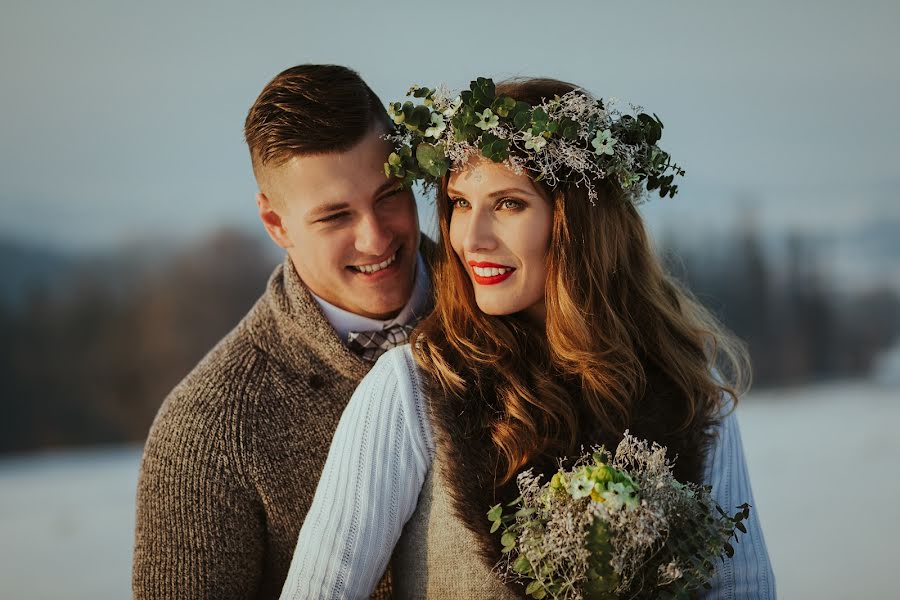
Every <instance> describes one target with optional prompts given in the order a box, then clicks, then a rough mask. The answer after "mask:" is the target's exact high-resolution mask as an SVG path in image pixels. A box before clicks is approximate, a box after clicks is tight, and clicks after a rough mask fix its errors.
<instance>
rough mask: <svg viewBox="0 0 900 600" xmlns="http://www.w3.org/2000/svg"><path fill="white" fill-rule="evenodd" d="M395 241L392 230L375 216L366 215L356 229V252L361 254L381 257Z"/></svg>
mask: <svg viewBox="0 0 900 600" xmlns="http://www.w3.org/2000/svg"><path fill="white" fill-rule="evenodd" d="M392 240H393V234H392V233H391V230H390V228H388V227H387V226H386V224H385V223H383V222H382V221H381V220H379V219H378V217H377V216H376V215H374V214H371V215H364V216H363V217H362V219H360V221H359V224H358V226H357V229H356V250H357V252H359V253H360V254H367V255H369V256H381V255H383V254H384V253H385V252H387V251H388V248H389V247H390V245H391V241H392Z"/></svg>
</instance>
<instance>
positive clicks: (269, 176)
mask: <svg viewBox="0 0 900 600" xmlns="http://www.w3.org/2000/svg"><path fill="white" fill-rule="evenodd" d="M382 133H383V131H382V130H381V129H380V128H373V130H372V131H370V132H369V133H368V134H367V135H366V136H365V137H364V138H363V139H362V140H361V141H360V142H359V143H358V144H357V145H356V146H354V147H353V148H351V149H350V150H348V151H347V152H342V153H331V154H322V155H317V156H302V157H295V158H292V159H290V160H289V161H288V162H287V163H285V164H283V165H281V166H279V167H263V170H264V173H263V175H262V177H261V181H260V189H261V193H260V194H259V196H258V197H257V201H258V203H259V206H260V216H261V217H262V219H263V222H264V224H265V225H266V229H267V230H268V231H269V234H270V235H271V236H272V238H273V239H274V240H275V241H276V243H278V244H279V245H280V246H282V247H284V248H285V249H286V250H287V252H288V254H289V255H290V257H291V260H292V261H293V263H294V266H295V268H296V269H297V273H298V274H299V275H300V278H301V279H303V282H304V283H305V284H306V285H307V287H309V289H310V291H312V292H313V293H314V294H316V295H317V296H319V297H320V298H322V299H324V300H326V301H327V302H329V303H331V304H334V305H335V306H338V307H340V308H343V309H344V310H348V311H350V312H353V313H356V314H359V315H363V316H366V317H371V318H376V319H387V318H391V317H393V316H395V315H396V314H397V313H398V312H399V311H400V310H401V309H402V308H403V306H404V305H405V304H406V302H407V301H408V300H409V297H410V295H411V294H412V288H413V283H414V277H415V270H416V253H417V251H418V247H419V221H418V215H417V213H416V205H415V199H414V198H413V195H412V193H411V192H410V191H409V190H401V189H400V185H399V182H398V181H397V180H396V179H393V178H391V179H388V178H387V177H385V174H384V163H385V160H386V159H387V156H388V154H389V153H390V151H391V146H390V144H389V143H388V142H386V141H385V140H383V139H381V135H382ZM264 207H269V208H270V210H271V213H275V214H269V215H268V216H266V214H264ZM276 215H277V216H276ZM273 219H274V220H277V221H279V223H278V226H274V225H273V223H274V221H273ZM273 227H274V230H273Z"/></svg>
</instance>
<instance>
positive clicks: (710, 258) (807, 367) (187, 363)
mask: <svg viewBox="0 0 900 600" xmlns="http://www.w3.org/2000/svg"><path fill="white" fill-rule="evenodd" d="M786 247H787V251H786V256H785V257H783V258H782V259H781V260H777V261H773V260H771V259H767V258H766V255H765V253H764V252H763V249H762V247H761V244H760V240H759V236H758V233H757V232H756V231H755V229H754V228H752V227H748V228H745V230H744V231H742V232H741V233H740V234H738V235H734V236H732V237H731V238H729V239H728V240H726V242H725V243H722V244H719V245H718V247H717V249H716V251H715V252H709V251H703V250H698V249H696V248H688V247H679V246H678V244H677V243H674V242H673V243H671V244H670V245H668V246H667V247H666V248H664V249H663V251H662V255H663V257H664V258H665V260H666V262H667V263H668V266H669V268H670V270H672V271H673V272H674V273H675V274H676V276H678V277H680V278H681V279H683V280H684V281H685V283H686V284H687V285H688V286H689V287H690V288H691V289H692V290H693V291H694V292H695V294H696V295H697V296H698V298H699V299H700V300H701V301H703V302H704V303H705V304H706V305H708V306H710V307H711V308H712V309H713V310H714V311H715V312H716V314H717V315H719V317H720V318H721V319H722V320H723V321H724V322H725V323H726V325H727V326H728V327H729V328H731V329H732V330H733V331H734V332H735V333H737V334H738V335H739V336H740V337H742V338H743V339H744V340H746V341H747V343H748V345H749V348H750V351H751V355H752V359H753V363H754V372H755V376H754V380H755V386H756V387H766V386H780V385H786V384H795V383H801V382H807V381H810V380H819V379H826V378H836V377H852V376H861V375H865V374H866V373H867V372H868V369H869V368H870V367H871V364H872V360H873V358H874V357H875V356H876V355H877V354H878V353H879V352H881V351H883V350H884V349H885V348H887V347H888V346H890V345H891V344H893V343H896V340H897V339H898V337H900V298H898V296H897V294H896V292H894V291H891V290H890V289H889V288H884V289H874V290H872V291H869V292H866V293H862V294H855V295H847V294H837V293H835V291H834V287H833V286H832V285H831V283H830V282H829V279H828V273H827V271H826V270H825V268H824V266H823V265H821V264H820V263H819V262H818V260H817V257H816V256H815V252H814V249H813V248H812V247H811V246H810V245H808V244H806V243H805V242H804V239H803V238H802V237H799V236H795V237H793V238H791V240H789V241H788V243H787V244H786ZM17 260H18V259H17ZM277 261H278V256H277V255H276V254H275V253H273V251H272V246H271V244H270V243H269V242H268V241H267V240H263V239H261V238H259V237H253V236H250V235H247V234H244V233H240V232H235V231H222V232H218V233H217V234H215V235H213V236H212V237H210V238H208V239H206V240H204V241H202V242H201V243H198V244H196V245H194V246H190V247H187V248H183V249H181V250H178V251H177V252H174V253H173V254H171V255H170V256H169V257H168V258H166V259H164V260H162V261H142V260H139V259H138V258H136V257H135V256H134V255H123V256H109V257H106V258H103V259H92V260H87V261H81V262H78V261H73V264H72V265H70V267H69V268H68V271H67V275H66V277H65V278H64V283H63V282H60V281H56V282H54V284H53V285H45V286H37V287H33V288H32V289H30V290H29V291H28V293H27V295H26V297H25V299H24V301H19V302H14V303H11V302H6V303H0V336H2V340H3V341H4V343H3V344H2V346H0V392H2V395H0V410H2V418H0V452H9V451H20V450H26V449H32V448H39V447H47V446H64V445H65V446H67V445H81V444H96V443H117V442H125V441H142V440H143V439H144V438H145V437H146V434H147V430H148V428H149V426H150V423H151V421H152V419H153V416H154V415H155V413H156V411H157V409H158V408H159V405H160V403H161V401H162V400H163V398H164V397H165V396H166V394H167V393H168V392H169V391H170V390H171V388H172V387H173V386H174V385H175V384H176V383H177V382H178V381H179V380H180V379H181V378H182V377H183V376H184V375H185V374H186V373H187V372H188V371H189V370H190V369H191V368H192V367H193V366H194V365H195V364H196V363H197V361H198V360H199V359H200V358H202V357H203V355H204V354H205V353H206V352H207V351H208V350H209V349H210V348H211V347H212V346H213V344H214V343H215V342H216V341H217V340H218V339H220V338H221V337H222V335H224V334H225V333H226V332H227V331H229V330H230V329H231V328H233V327H234V326H235V325H236V324H237V322H238V321H239V319H240V318H241V317H242V316H243V315H244V314H245V313H246V311H247V310H248V309H249V308H250V306H251V305H252V304H253V302H254V301H255V300H256V299H257V298H258V297H259V296H260V294H261V293H262V292H263V290H264V287H265V282H266V280H267V278H268V276H269V274H270V273H271V271H272V269H273V267H274V265H275V264H276V263H277ZM20 266H21V265H20Z"/></svg>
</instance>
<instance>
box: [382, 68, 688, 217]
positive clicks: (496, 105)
mask: <svg viewBox="0 0 900 600" xmlns="http://www.w3.org/2000/svg"><path fill="white" fill-rule="evenodd" d="M406 95H407V96H408V97H412V98H416V99H420V100H421V103H420V104H416V103H414V102H412V101H409V100H408V101H406V102H403V103H402V104H401V103H400V102H392V103H391V104H389V105H388V113H389V114H390V116H391V117H392V118H393V120H394V123H395V124H396V125H397V129H396V131H395V133H394V134H393V135H388V136H387V138H388V139H389V140H390V141H392V142H393V143H394V146H395V151H394V152H392V153H391V155H390V157H389V158H388V162H386V163H385V165H384V171H385V174H386V175H387V176H388V177H391V176H393V177H396V178H398V179H400V180H402V181H403V184H404V185H405V186H407V187H408V186H410V185H412V183H413V182H415V181H417V180H420V181H423V182H424V183H425V184H426V185H433V184H436V183H437V182H438V181H439V180H440V178H441V177H443V176H444V175H445V174H446V173H447V171H448V170H449V169H451V168H452V167H455V166H459V165H461V164H463V163H464V162H465V161H466V160H467V159H468V158H469V157H470V156H472V155H473V154H481V155H482V156H485V157H487V158H490V159H491V160H493V161H494V162H498V163H499V162H503V161H509V163H510V164H511V166H512V168H513V169H514V170H516V172H521V171H522V169H527V170H528V171H530V172H531V174H532V176H533V177H534V179H535V180H537V181H543V182H545V183H547V184H548V185H549V186H550V187H551V188H553V187H556V186H557V185H558V184H560V183H575V184H576V185H579V186H580V185H584V186H585V187H586V188H587V190H588V197H589V198H590V200H591V203H593V202H594V201H595V200H596V198H597V192H596V190H595V189H594V182H595V181H597V180H600V179H606V178H613V179H614V180H615V181H617V182H618V183H619V185H620V186H621V188H622V189H623V190H624V191H625V192H626V194H627V195H628V197H629V199H630V200H631V201H632V202H635V203H637V202H639V201H640V200H641V199H642V198H643V197H644V196H645V192H644V187H646V192H647V194H649V192H652V191H653V190H658V191H659V195H660V197H665V196H669V197H673V196H674V195H675V194H676V193H677V191H678V186H677V185H674V184H673V181H674V179H675V176H676V175H680V176H683V175H684V170H683V169H681V168H680V167H679V166H678V165H676V164H674V163H673V162H672V161H671V157H670V156H669V154H668V153H667V152H665V151H663V150H662V149H661V148H660V147H659V146H658V145H657V142H658V141H659V139H660V137H662V129H663V124H662V121H660V120H659V117H657V116H656V115H655V114H654V115H653V116H651V115H648V114H646V113H643V112H641V109H640V107H634V106H632V107H631V108H632V110H633V111H634V112H635V113H637V114H635V115H631V114H622V113H621V112H620V111H618V110H617V109H616V108H615V100H614V99H611V100H607V101H606V102H605V103H604V101H603V100H595V99H594V98H592V97H591V96H590V95H589V94H587V93H586V92H584V91H581V90H573V91H571V92H568V93H566V94H564V95H562V96H554V97H553V98H547V99H544V100H543V101H542V102H541V103H540V104H538V105H537V106H532V105H530V104H528V103H527V102H522V101H520V100H515V99H514V98H511V97H510V96H506V95H500V96H498V95H497V94H496V88H495V86H494V82H493V81H492V80H491V79H486V78H484V77H479V78H478V79H476V80H475V81H473V82H472V83H471V85H470V86H469V89H468V90H465V91H463V92H462V93H460V94H459V95H458V96H456V97H455V98H453V97H452V96H451V94H450V92H449V90H448V89H447V88H446V87H443V86H440V87H438V88H437V89H430V88H425V87H420V86H413V87H411V88H410V89H409V91H408V92H407V94H406ZM644 182H646V185H645V186H644V185H642V184H643V183H644Z"/></svg>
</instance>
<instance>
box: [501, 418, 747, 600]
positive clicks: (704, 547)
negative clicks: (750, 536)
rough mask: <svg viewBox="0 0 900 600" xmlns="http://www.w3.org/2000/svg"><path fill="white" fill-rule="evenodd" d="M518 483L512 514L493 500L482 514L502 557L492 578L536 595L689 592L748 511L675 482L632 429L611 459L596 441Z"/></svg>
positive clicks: (727, 548) (661, 453) (661, 458)
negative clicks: (729, 509)
mask: <svg viewBox="0 0 900 600" xmlns="http://www.w3.org/2000/svg"><path fill="white" fill-rule="evenodd" d="M517 483H518V486H519V491H520V492H521V495H520V496H519V497H518V498H516V499H515V500H514V501H512V502H511V503H509V504H507V505H506V508H510V507H514V508H515V510H514V511H513V512H509V513H506V512H505V510H504V506H503V505H502V504H497V505H496V506H492V507H491V509H490V510H489V511H488V519H490V521H491V522H492V523H493V525H492V527H491V532H492V533H493V532H498V533H499V534H500V536H501V537H500V542H501V544H502V546H503V553H504V555H505V558H504V560H503V561H501V563H500V564H498V565H497V571H498V574H499V575H500V577H501V578H502V579H504V580H507V581H519V582H521V583H522V584H523V585H525V592H526V594H527V595H529V596H531V597H533V598H536V599H542V598H556V599H566V600H571V599H581V598H584V599H588V600H605V599H613V598H621V597H627V598H679V599H680V598H690V597H692V594H693V593H694V592H695V591H696V590H698V589H699V588H700V587H701V586H703V585H708V583H707V582H708V581H709V580H710V579H711V578H712V576H713V572H714V563H715V561H716V560H717V559H720V558H724V557H731V556H733V554H734V549H733V547H732V546H731V544H730V541H731V539H732V538H735V539H736V535H737V534H736V532H737V531H741V532H744V533H746V531H747V530H746V527H745V526H744V524H743V523H742V521H744V520H746V519H748V518H749V516H750V506H749V505H748V504H743V505H741V506H739V507H738V508H739V510H738V512H737V513H735V514H734V515H733V516H729V515H728V514H727V513H726V512H725V511H724V510H723V509H722V508H721V507H720V506H718V505H717V504H716V503H715V501H714V500H713V499H712V497H711V495H710V492H711V488H710V487H709V486H697V485H694V484H690V483H688V484H683V483H681V482H679V481H678V480H676V479H675V477H674V475H673V471H672V464H671V463H669V462H668V461H667V460H666V454H665V448H663V447H661V446H659V445H657V444H653V445H652V446H650V445H648V443H647V442H646V441H641V440H638V439H636V438H634V437H633V436H631V435H629V434H628V432H626V433H625V438H624V439H623V440H622V442H621V443H620V444H619V447H618V448H617V449H616V453H615V456H614V457H613V459H612V460H610V456H609V454H608V453H607V452H606V450H605V449H604V448H602V447H600V448H597V449H595V451H594V452H592V453H591V454H587V455H585V456H582V457H581V458H579V459H578V461H577V462H575V464H574V465H573V467H572V468H571V469H569V470H564V469H563V468H562V466H560V469H559V471H558V472H557V473H556V474H555V475H554V476H553V478H552V479H551V480H550V481H549V482H547V483H543V484H542V483H541V477H540V476H537V477H536V476H534V475H533V474H532V472H531V470H528V471H525V472H524V473H521V474H520V475H519V477H518V480H517Z"/></svg>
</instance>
